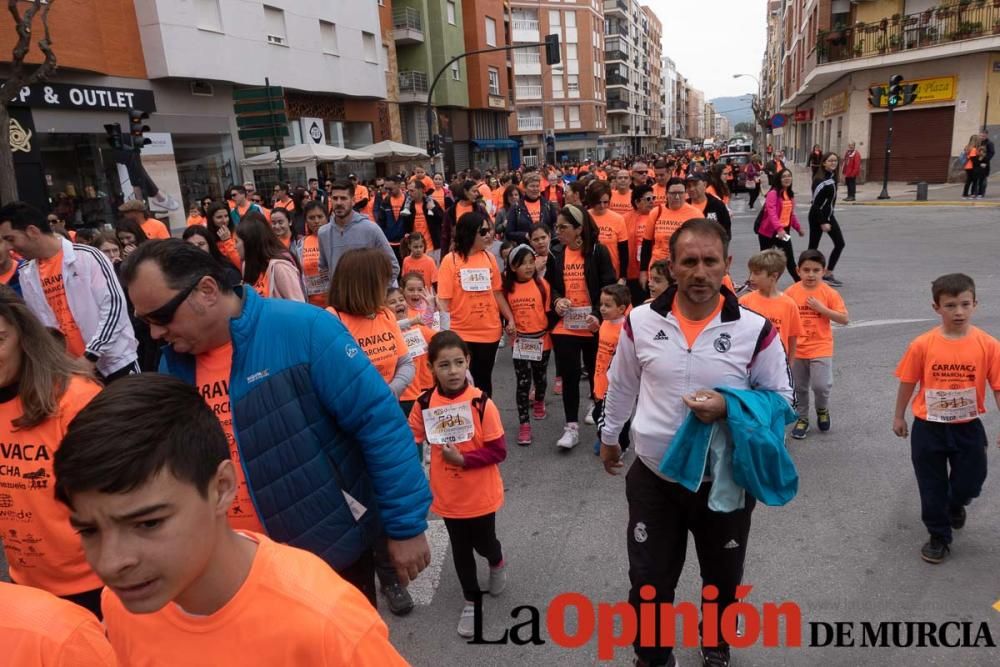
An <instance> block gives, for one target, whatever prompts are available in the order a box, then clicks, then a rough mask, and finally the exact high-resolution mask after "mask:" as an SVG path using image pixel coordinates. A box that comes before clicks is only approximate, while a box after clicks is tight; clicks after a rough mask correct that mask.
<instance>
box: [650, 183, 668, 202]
mask: <svg viewBox="0 0 1000 667" xmlns="http://www.w3.org/2000/svg"><path fill="white" fill-rule="evenodd" d="M653 197H655V198H656V202H655V203H656V205H657V206H666V205H667V186H665V185H660V184H654V185H653Z"/></svg>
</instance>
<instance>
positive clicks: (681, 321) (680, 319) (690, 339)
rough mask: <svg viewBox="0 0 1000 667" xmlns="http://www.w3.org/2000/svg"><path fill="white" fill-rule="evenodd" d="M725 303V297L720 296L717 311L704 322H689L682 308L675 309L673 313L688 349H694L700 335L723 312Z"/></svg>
mask: <svg viewBox="0 0 1000 667" xmlns="http://www.w3.org/2000/svg"><path fill="white" fill-rule="evenodd" d="M724 302H725V297H723V296H722V295H721V294H720V295H719V303H718V304H717V305H716V306H715V310H713V311H712V314H711V315H709V316H708V317H706V318H705V319H703V320H689V319H688V318H686V317H684V316H683V315H682V314H681V309H680V308H674V309H673V310H672V311H671V313H672V314H673V316H674V317H675V318H676V319H677V324H678V325H679V326H680V328H681V331H682V332H684V340H686V341H687V346H688V349H689V350H690V349H691V348H693V347H694V341H695V340H696V339H697V338H698V334H700V333H701V332H702V331H704V330H705V327H707V326H708V325H709V324H710V323H711V322H712V320H713V319H715V316H716V315H718V314H719V313H721V312H722V304H723V303H724Z"/></svg>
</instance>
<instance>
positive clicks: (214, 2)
mask: <svg viewBox="0 0 1000 667" xmlns="http://www.w3.org/2000/svg"><path fill="white" fill-rule="evenodd" d="M196 4H197V5H198V27H199V28H200V29H202V30H215V31H217V32H222V12H221V11H219V0H198V1H197V3H196Z"/></svg>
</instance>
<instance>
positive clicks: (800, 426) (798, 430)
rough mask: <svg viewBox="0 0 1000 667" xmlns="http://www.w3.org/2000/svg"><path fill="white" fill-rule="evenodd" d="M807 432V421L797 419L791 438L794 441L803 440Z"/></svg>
mask: <svg viewBox="0 0 1000 667" xmlns="http://www.w3.org/2000/svg"><path fill="white" fill-rule="evenodd" d="M808 432H809V420H808V419H799V420H798V421H797V422H795V428H793V429H792V437H793V438H795V439H796V440H804V439H805V437H806V433H808Z"/></svg>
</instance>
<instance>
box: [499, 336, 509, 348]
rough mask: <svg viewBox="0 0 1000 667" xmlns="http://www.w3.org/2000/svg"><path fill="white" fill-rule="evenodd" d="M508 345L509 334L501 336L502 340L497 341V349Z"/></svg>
mask: <svg viewBox="0 0 1000 667" xmlns="http://www.w3.org/2000/svg"><path fill="white" fill-rule="evenodd" d="M502 347H507V334H503V335H502V336H500V342H499V343H497V349H499V348H502Z"/></svg>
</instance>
